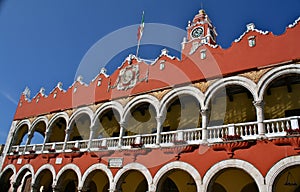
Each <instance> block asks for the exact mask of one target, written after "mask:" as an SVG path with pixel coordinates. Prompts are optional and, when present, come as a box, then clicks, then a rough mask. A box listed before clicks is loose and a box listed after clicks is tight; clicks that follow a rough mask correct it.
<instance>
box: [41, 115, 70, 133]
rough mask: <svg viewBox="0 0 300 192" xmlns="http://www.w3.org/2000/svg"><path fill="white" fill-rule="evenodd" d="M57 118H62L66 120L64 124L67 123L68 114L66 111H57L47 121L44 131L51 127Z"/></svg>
mask: <svg viewBox="0 0 300 192" xmlns="http://www.w3.org/2000/svg"><path fill="white" fill-rule="evenodd" d="M59 118H63V119H64V120H65V121H66V125H68V123H69V116H68V114H67V113H66V112H59V113H56V114H55V115H54V116H53V117H52V118H51V119H50V121H49V123H48V127H47V130H46V131H49V129H50V128H51V126H52V125H53V123H54V122H55V121H56V120H57V119H59Z"/></svg>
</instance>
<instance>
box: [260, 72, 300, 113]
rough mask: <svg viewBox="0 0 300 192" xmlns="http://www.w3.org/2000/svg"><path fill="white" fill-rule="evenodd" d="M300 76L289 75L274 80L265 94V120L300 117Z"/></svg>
mask: <svg viewBox="0 0 300 192" xmlns="http://www.w3.org/2000/svg"><path fill="white" fill-rule="evenodd" d="M299 89H300V75H299V74H289V75H283V76H281V77H278V78H277V79H274V80H273V81H272V82H271V83H270V84H269V85H268V87H267V88H266V90H265V92H264V102H265V105H264V115H265V119H276V118H283V117H290V116H299V115H300V102H299V92H298V90H299Z"/></svg>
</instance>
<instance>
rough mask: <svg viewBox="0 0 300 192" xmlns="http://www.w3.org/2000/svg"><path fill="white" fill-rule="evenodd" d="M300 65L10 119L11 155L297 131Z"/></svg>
mask: <svg viewBox="0 0 300 192" xmlns="http://www.w3.org/2000/svg"><path fill="white" fill-rule="evenodd" d="M299 66H300V65H299V64H298V63H291V64H287V65H279V66H276V67H268V68H264V69H260V70H255V71H252V72H247V73H241V74H239V75H235V76H231V77H225V78H222V79H217V80H210V81H207V82H196V83H193V84H190V85H184V86H180V87H176V88H173V89H164V90H159V91H153V92H150V93H146V94H141V95H138V96H135V97H129V98H122V99H118V100H114V101H109V102H104V103H99V104H95V105H90V106H85V107H80V108H77V109H72V110H66V111H62V112H57V113H51V114H47V115H42V116H38V117H35V118H30V119H24V120H21V121H14V122H13V124H12V127H11V131H10V135H9V137H8V143H7V144H8V145H7V146H8V147H7V149H6V151H5V152H6V153H7V154H8V155H26V154H29V153H37V154H40V153H49V152H55V153H59V152H71V151H73V150H80V151H97V150H119V149H131V148H136V147H142V148H157V147H170V146H174V145H178V144H180V145H189V144H205V143H209V144H213V143H219V142H226V141H227V140H231V139H233V140H255V139H258V138H274V137H286V136H287V135H290V134H294V133H299V118H300V117H299V116H300V114H299V113H300V101H299V99H298V91H297V90H298V89H299V87H300V67H299Z"/></svg>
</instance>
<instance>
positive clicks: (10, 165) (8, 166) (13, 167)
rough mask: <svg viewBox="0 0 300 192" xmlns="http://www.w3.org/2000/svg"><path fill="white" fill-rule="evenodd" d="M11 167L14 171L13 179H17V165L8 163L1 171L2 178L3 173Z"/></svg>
mask: <svg viewBox="0 0 300 192" xmlns="http://www.w3.org/2000/svg"><path fill="white" fill-rule="evenodd" d="M9 169H11V170H12V171H13V175H12V179H13V180H15V178H16V173H17V171H16V167H15V166H14V165H13V164H9V165H7V166H6V167H5V168H4V169H3V170H2V171H1V173H0V179H1V178H2V176H3V174H4V173H5V172H6V171H7V170H9Z"/></svg>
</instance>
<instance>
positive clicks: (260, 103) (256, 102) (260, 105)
mask: <svg viewBox="0 0 300 192" xmlns="http://www.w3.org/2000/svg"><path fill="white" fill-rule="evenodd" d="M253 105H254V106H255V107H263V106H264V105H265V102H264V100H257V101H253Z"/></svg>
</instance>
